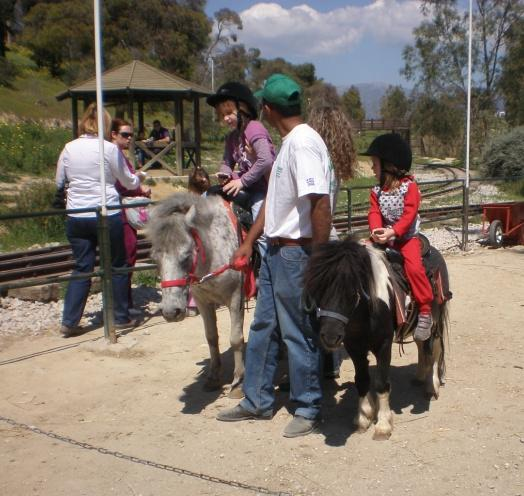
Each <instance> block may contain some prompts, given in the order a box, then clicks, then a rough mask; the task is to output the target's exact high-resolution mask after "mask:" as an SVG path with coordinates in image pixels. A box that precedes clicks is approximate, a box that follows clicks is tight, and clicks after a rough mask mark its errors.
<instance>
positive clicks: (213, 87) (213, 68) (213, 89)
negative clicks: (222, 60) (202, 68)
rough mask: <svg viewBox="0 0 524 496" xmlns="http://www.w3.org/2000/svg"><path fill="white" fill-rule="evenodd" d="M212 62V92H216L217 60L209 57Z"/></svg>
mask: <svg viewBox="0 0 524 496" xmlns="http://www.w3.org/2000/svg"><path fill="white" fill-rule="evenodd" d="M209 59H210V60H211V91H213V92H214V91H215V60H214V59H213V57H209Z"/></svg>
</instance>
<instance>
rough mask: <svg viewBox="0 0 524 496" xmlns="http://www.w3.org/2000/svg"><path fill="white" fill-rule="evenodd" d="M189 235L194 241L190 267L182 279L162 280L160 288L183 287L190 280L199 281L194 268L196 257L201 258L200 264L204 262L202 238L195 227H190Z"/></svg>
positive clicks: (190, 281) (196, 263) (204, 252)
mask: <svg viewBox="0 0 524 496" xmlns="http://www.w3.org/2000/svg"><path fill="white" fill-rule="evenodd" d="M191 236H193V240H194V241H195V252H194V254H193V263H192V264H191V269H190V271H189V273H188V274H187V276H186V277H184V278H182V279H171V280H167V281H162V282H161V283H160V287H162V288H175V287H176V288H183V287H185V286H189V285H190V284H191V283H192V282H195V281H199V280H200V278H199V277H197V276H196V275H195V270H196V268H197V265H198V257H200V259H201V260H202V264H205V263H206V251H205V250H204V244H203V243H202V239H201V238H200V235H199V234H198V232H197V230H196V229H191Z"/></svg>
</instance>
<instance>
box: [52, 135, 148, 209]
mask: <svg viewBox="0 0 524 496" xmlns="http://www.w3.org/2000/svg"><path fill="white" fill-rule="evenodd" d="M104 159H105V160H104V162H105V176H106V202H107V205H117V204H118V203H120V196H119V194H118V192H117V190H116V189H115V186H114V185H115V183H116V181H117V180H118V181H120V183H121V184H122V185H123V186H124V188H127V189H136V188H137V187H138V186H139V185H140V180H139V179H138V177H137V176H136V175H134V174H132V173H131V171H130V170H129V168H128V167H127V165H126V163H125V160H124V156H123V155H122V152H121V151H120V150H119V149H118V147H117V146H116V145H115V144H113V143H110V142H109V141H104ZM99 161H100V150H99V145H98V137H97V136H91V135H85V134H84V135H82V136H80V138H78V139H76V140H74V141H71V142H69V143H67V144H66V146H65V147H64V149H63V150H62V153H61V154H60V158H59V159H58V165H57V170H56V185H57V187H62V186H63V185H64V181H68V182H69V186H68V189H67V205H66V207H67V209H74V208H88V207H99V206H100V205H101V204H102V188H101V187H100V166H99ZM116 214H120V210H110V211H108V215H116ZM70 216H71V217H95V216H96V213H95V212H86V213H78V214H70Z"/></svg>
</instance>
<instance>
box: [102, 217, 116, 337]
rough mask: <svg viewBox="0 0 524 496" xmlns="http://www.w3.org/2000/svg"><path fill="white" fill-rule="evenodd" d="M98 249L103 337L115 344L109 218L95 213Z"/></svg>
mask: <svg viewBox="0 0 524 496" xmlns="http://www.w3.org/2000/svg"><path fill="white" fill-rule="evenodd" d="M97 217H98V249H99V254H100V269H101V272H102V312H103V315H104V337H105V338H106V339H107V340H108V341H109V342H110V343H113V344H114V343H116V333H115V319H114V313H113V281H112V278H111V269H112V267H111V245H110V240H109V217H108V216H107V215H103V214H101V213H100V212H97Z"/></svg>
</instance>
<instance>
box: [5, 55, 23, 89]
mask: <svg viewBox="0 0 524 496" xmlns="http://www.w3.org/2000/svg"><path fill="white" fill-rule="evenodd" d="M18 72H19V71H18V69H17V67H16V65H15V64H13V63H11V62H10V61H9V60H7V59H6V58H5V57H0V86H6V87H8V88H9V87H11V84H12V83H13V81H14V79H15V78H16V76H17V75H18Z"/></svg>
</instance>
